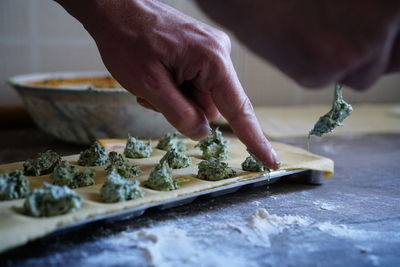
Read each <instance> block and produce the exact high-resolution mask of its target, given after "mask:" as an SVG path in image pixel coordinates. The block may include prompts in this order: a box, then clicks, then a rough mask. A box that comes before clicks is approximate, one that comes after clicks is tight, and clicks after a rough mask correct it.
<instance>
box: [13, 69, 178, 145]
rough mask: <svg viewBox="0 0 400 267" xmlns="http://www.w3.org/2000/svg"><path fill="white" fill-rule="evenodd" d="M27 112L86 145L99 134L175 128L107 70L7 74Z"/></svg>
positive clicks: (149, 133) (153, 134) (146, 134)
mask: <svg viewBox="0 0 400 267" xmlns="http://www.w3.org/2000/svg"><path fill="white" fill-rule="evenodd" d="M9 83H10V84H11V85H12V86H13V87H14V88H15V89H16V90H17V92H18V94H19V95H20V97H21V98H22V101H23V102H24V104H25V106H26V108H27V110H28V112H29V114H30V116H31V117H32V119H33V121H34V122H35V123H36V124H37V126H38V127H39V128H40V129H42V130H43V131H45V132H47V133H49V134H51V135H53V136H55V137H57V138H58V139H61V140H64V141H67V142H71V143H77V144H90V143H91V142H92V141H93V140H95V139H99V138H126V137H127V135H128V134H130V135H132V136H135V137H138V138H154V139H156V138H160V137H162V136H163V135H165V134H166V133H169V132H172V131H174V128H173V127H172V126H171V125H170V124H169V123H168V121H167V120H166V119H165V118H164V116H163V115H162V114H160V113H157V112H154V111H152V110H148V109H145V108H143V107H142V106H140V105H139V104H137V103H136V97H135V96H133V95H132V94H131V93H129V92H128V91H127V90H125V89H123V88H122V87H121V86H120V85H119V83H118V82H117V81H116V80H115V79H114V78H113V77H111V75H110V74H108V73H105V72H59V73H38V74H27V75H18V76H14V77H12V78H10V79H9Z"/></svg>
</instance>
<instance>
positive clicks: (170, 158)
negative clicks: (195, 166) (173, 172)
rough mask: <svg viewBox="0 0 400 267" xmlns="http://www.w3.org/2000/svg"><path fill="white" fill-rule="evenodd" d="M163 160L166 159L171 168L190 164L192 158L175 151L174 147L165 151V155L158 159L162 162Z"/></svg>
mask: <svg viewBox="0 0 400 267" xmlns="http://www.w3.org/2000/svg"><path fill="white" fill-rule="evenodd" d="M163 161H167V162H168V165H169V166H170V167H171V168H172V169H181V168H186V167H189V166H190V164H191V163H192V159H191V158H190V157H188V156H186V155H185V154H183V153H181V152H178V151H176V150H175V149H174V148H173V149H171V150H170V151H167V153H165V155H164V156H163V157H162V159H161V160H160V163H162V162H163Z"/></svg>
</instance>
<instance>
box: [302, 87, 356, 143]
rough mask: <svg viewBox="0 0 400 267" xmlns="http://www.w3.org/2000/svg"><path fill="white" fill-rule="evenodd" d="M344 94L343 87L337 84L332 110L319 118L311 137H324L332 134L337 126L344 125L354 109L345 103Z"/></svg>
mask: <svg viewBox="0 0 400 267" xmlns="http://www.w3.org/2000/svg"><path fill="white" fill-rule="evenodd" d="M342 94H343V88H342V86H341V85H339V84H336V85H335V98H334V100H333V103H332V109H331V110H330V111H329V112H328V113H326V114H325V115H324V116H322V117H320V118H319V120H318V121H317V123H316V124H315V125H314V128H313V129H312V130H311V131H310V133H309V136H311V135H317V136H322V135H324V134H326V133H330V132H332V131H333V129H335V128H336V127H337V126H341V125H343V124H342V122H343V121H344V119H346V118H347V117H348V116H349V115H350V114H351V112H352V111H353V108H352V106H351V105H350V104H348V103H347V102H346V101H344V99H343V95H342Z"/></svg>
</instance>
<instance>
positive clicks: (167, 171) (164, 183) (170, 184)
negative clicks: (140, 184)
mask: <svg viewBox="0 0 400 267" xmlns="http://www.w3.org/2000/svg"><path fill="white" fill-rule="evenodd" d="M146 186H147V187H149V188H152V189H155V190H160V191H171V190H175V189H178V188H179V185H178V183H177V182H176V181H175V180H174V179H173V178H172V169H171V167H170V166H169V165H168V162H167V161H162V162H161V163H160V164H158V165H157V166H156V167H155V168H154V170H153V171H152V172H151V173H150V176H149V179H148V180H147V181H146Z"/></svg>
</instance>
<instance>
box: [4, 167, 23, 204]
mask: <svg viewBox="0 0 400 267" xmlns="http://www.w3.org/2000/svg"><path fill="white" fill-rule="evenodd" d="M28 191H29V181H28V179H26V177H25V176H24V175H23V174H22V171H20V170H15V171H13V172H10V173H2V174H0V200H11V199H18V198H23V197H25V195H26V194H27V193H28Z"/></svg>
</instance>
